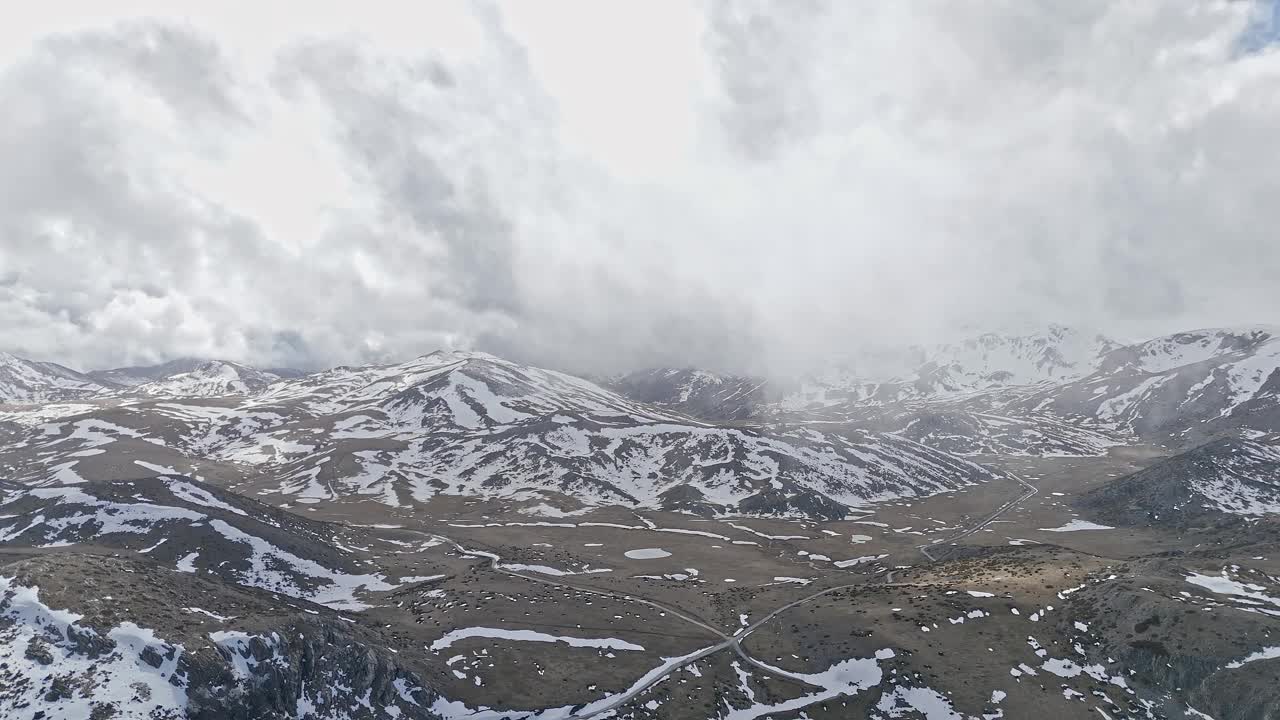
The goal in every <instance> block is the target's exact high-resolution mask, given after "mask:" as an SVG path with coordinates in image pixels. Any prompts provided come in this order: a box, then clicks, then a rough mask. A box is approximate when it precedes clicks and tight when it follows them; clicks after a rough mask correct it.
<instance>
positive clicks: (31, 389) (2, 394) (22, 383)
mask: <svg viewBox="0 0 1280 720" xmlns="http://www.w3.org/2000/svg"><path fill="white" fill-rule="evenodd" d="M111 389H112V386H111V385H108V384H104V383H101V382H98V381H97V380H95V379H93V378H91V377H89V376H88V375H85V374H83V373H78V372H76V371H75V370H72V369H70V368H65V367H63V366H61V365H58V364H57V363H51V362H37V361H35V360H27V359H24V358H20V357H18V356H16V355H10V354H9V353H6V352H0V403H43V402H56V401H61V400H71V399H75V398H84V397H91V396H94V395H99V394H102V393H105V392H108V391H110V390H111Z"/></svg>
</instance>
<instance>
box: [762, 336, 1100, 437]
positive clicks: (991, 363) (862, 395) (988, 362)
mask: <svg viewBox="0 0 1280 720" xmlns="http://www.w3.org/2000/svg"><path fill="white" fill-rule="evenodd" d="M1115 347H1116V343H1115V342H1113V341H1112V340H1109V339H1107V338H1105V337H1103V336H1101V335H1096V334H1089V333H1084V332H1080V331H1077V330H1073V329H1071V328H1067V327H1062V326H1057V325H1055V326H1051V327H1050V328H1049V329H1048V330H1046V331H1044V332H1039V333H1032V334H1026V335H1002V334H998V333H985V334H982V335H978V336H975V337H972V338H969V339H966V340H963V341H960V342H956V343H947V344H939V345H933V346H927V347H925V346H917V347H910V348H904V349H902V350H901V351H899V352H896V353H885V352H876V353H874V354H871V355H870V356H869V357H870V359H855V360H853V361H850V362H846V363H842V364H839V365H834V366H832V367H830V368H828V369H826V370H823V371H821V372H818V373H814V374H812V375H810V376H808V377H806V378H804V379H802V380H801V381H800V383H799V386H798V387H797V388H795V389H794V390H792V391H791V392H789V393H788V394H787V395H786V397H784V398H783V399H782V401H781V403H780V404H779V406H780V407H781V408H782V409H784V410H787V411H790V412H806V411H808V412H819V413H822V414H824V415H831V414H833V413H834V414H839V413H840V412H841V411H843V410H846V409H848V408H851V407H856V406H880V405H892V404H898V403H903V402H912V401H934V400H949V399H955V398H961V397H965V396H968V395H972V394H974V393H980V392H983V391H991V390H999V389H1003V388H1015V387H1035V386H1039V385H1045V384H1056V383H1061V382H1064V381H1069V380H1072V379H1075V378H1079V377H1084V376H1085V375H1088V374H1089V373H1091V372H1093V371H1094V370H1095V369H1096V368H1097V367H1098V365H1099V363H1100V362H1101V359H1102V357H1103V355H1105V354H1106V353H1107V352H1109V351H1110V350H1112V349H1114V348H1115Z"/></svg>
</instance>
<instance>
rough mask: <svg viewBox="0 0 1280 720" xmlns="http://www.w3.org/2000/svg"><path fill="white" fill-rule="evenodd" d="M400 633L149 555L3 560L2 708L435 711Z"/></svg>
mask: <svg viewBox="0 0 1280 720" xmlns="http://www.w3.org/2000/svg"><path fill="white" fill-rule="evenodd" d="M390 645H391V643H390V642H389V639H388V638H386V637H385V636H383V635H381V634H380V633H378V632H377V631H376V630H371V629H368V628H366V627H364V626H361V625H357V624H355V623H353V622H352V621H351V620H350V618H345V617H343V616H340V615H338V614H337V613H335V612H332V611H329V610H328V609H326V608H323V607H319V606H313V607H307V606H302V607H298V606H295V605H293V604H291V603H284V602H280V601H279V599H278V598H276V597H275V596H273V595H271V594H270V593H267V592H264V591H256V590H254V589H251V588H241V587H236V586H232V585H228V584H227V583H224V582H220V581H219V580H218V579H217V578H214V577H212V576H208V575H202V576H198V575H190V574H186V573H179V572H173V571H171V570H169V569H166V568H164V567H162V566H160V565H156V564H154V563H149V562H146V561H145V560H144V559H143V558H112V557H102V556H94V555H79V554H73V553H70V552H65V551H64V552H52V553H49V554H46V555H42V556H40V557H35V558H28V559H23V560H21V561H18V562H12V563H10V564H0V714H3V715H4V716H5V717H24V718H42V717H43V718H92V719H94V720H97V719H98V718H151V719H152V720H179V719H180V718H192V719H193V720H201V719H207V720H214V719H215V718H228V719H243V720H249V719H250V718H285V717H306V718H312V719H313V720H357V719H358V720H373V719H374V718H389V717H399V718H406V719H414V720H434V719H437V718H439V715H437V714H436V713H434V712H433V711H431V710H430V709H429V708H430V707H431V706H432V705H433V704H435V703H436V702H437V701H438V700H439V695H438V694H437V693H436V692H435V691H434V690H432V689H431V688H430V687H429V686H428V685H426V684H425V683H424V682H423V681H422V680H421V678H420V676H419V675H418V674H417V673H415V672H413V671H412V670H410V669H409V668H407V667H405V664H404V663H403V661H402V660H401V659H400V656H399V655H398V654H397V651H395V650H394V649H388V648H389V647H390ZM12 713H16V714H12Z"/></svg>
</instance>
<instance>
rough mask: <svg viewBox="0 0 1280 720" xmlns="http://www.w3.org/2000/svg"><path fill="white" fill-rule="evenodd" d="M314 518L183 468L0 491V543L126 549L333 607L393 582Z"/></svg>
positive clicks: (182, 568)
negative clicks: (182, 472) (339, 544)
mask: <svg viewBox="0 0 1280 720" xmlns="http://www.w3.org/2000/svg"><path fill="white" fill-rule="evenodd" d="M333 535H334V531H333V529H332V528H329V527H327V526H324V525H323V524H320V523H315V522H311V521H308V520H306V519H304V518H300V517H297V516H295V515H291V514H289V513H286V512H283V511H281V510H277V509H275V508H270V507H267V506H265V505H263V504H261V503H258V502H255V501H253V500H250V499H248V498H244V497H241V496H238V495H235V494H233V493H227V492H225V491H223V490H219V489H217V488H214V487H212V486H209V485H206V484H204V483H200V482H198V481H195V480H192V479H191V478H186V477H180V476H160V477H153V478H147V479H141V480H127V481H114V482H90V483H84V484H80V485H74V486H69V485H61V486H51V487H41V488H28V489H22V490H18V491H15V492H10V493H7V494H5V495H4V496H3V498H0V546H23V547H35V548H50V547H66V546H72V545H93V546H100V547H101V546H105V547H112V548H119V549H121V550H131V551H133V552H136V553H139V554H141V555H145V556H147V557H148V558H149V559H150V560H152V561H154V562H158V563H161V564H164V565H167V566H170V567H175V568H176V569H178V570H179V571H181V572H191V573H200V574H213V575H216V576H218V577H220V578H222V579H224V580H226V581H228V582H234V583H237V584H241V585H247V586H251V587H258V588H262V589H265V590H270V591H272V592H278V593H281V594H284V595H288V596H291V597H298V598H304V599H308V600H312V601H314V602H317V603H321V604H326V605H330V606H332V607H339V608H359V607H361V606H362V603H361V602H360V601H359V600H358V599H357V593H358V592H363V591H370V590H373V591H377V590H390V589H392V588H393V587H394V586H393V585H389V584H388V583H386V582H385V581H384V579H383V578H382V576H380V575H377V574H374V573H370V572H368V571H367V569H366V568H365V567H364V564H363V561H360V560H357V559H356V558H354V557H353V556H352V555H351V554H350V553H346V552H343V551H340V550H338V549H336V548H335V547H334V546H333V544H332V539H333Z"/></svg>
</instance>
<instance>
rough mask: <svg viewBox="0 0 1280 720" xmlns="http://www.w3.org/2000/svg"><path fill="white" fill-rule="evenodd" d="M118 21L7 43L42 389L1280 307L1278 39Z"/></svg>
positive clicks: (1090, 16) (509, 23) (236, 11)
mask: <svg viewBox="0 0 1280 720" xmlns="http://www.w3.org/2000/svg"><path fill="white" fill-rule="evenodd" d="M99 7H100V6H99V5H98V4H90V3H76V2H58V1H54V2H50V3H42V4H41V5H40V6H39V7H38V8H33V9H31V11H30V13H29V14H28V15H27V16H26V17H23V18H17V19H15V21H14V22H13V23H6V26H5V28H4V29H3V30H0V102H3V104H4V106H5V107H6V108H16V110H15V111H13V112H11V113H9V114H8V115H9V116H8V117H7V118H6V120H5V122H4V123H3V124H0V156H3V157H5V158H6V162H5V164H4V166H3V167H0V317H3V318H4V320H3V326H2V327H3V330H4V333H5V338H6V342H5V344H6V346H7V347H6V349H11V350H14V351H18V352H24V353H27V354H30V355H33V356H36V357H40V358H48V359H56V360H60V361H64V362H68V363H70V364H73V365H80V366H101V365H105V364H116V363H124V362H137V361H148V360H158V359H162V358H163V357H168V356H174V355H179V354H197V355H216V356H224V357H229V358H232V359H240V360H246V361H250V362H257V363H261V364H268V365H274V364H288V363H292V364H307V365H323V364H330V363H338V362H354V361H362V360H369V359H375V358H381V357H399V356H405V355H409V354H414V353H419V352H426V351H429V350H431V349H434V348H435V347H436V346H439V345H448V346H467V345H476V344H478V345H481V346H483V347H486V348H489V349H494V350H497V351H499V352H505V353H508V354H513V355H516V356H519V357H522V358H525V359H530V360H535V361H538V362H544V363H549V364H553V365H561V366H567V367H570V368H574V369H585V370H610V369H616V368H620V367H626V366H632V365H643V364H651V363H696V364H709V365H719V366H728V367H739V368H741V367H746V368H752V369H759V368H760V367H763V366H769V365H773V364H776V363H790V362H795V360H796V358H798V357H801V358H802V357H808V356H810V355H811V354H813V353H830V352H839V351H841V350H843V349H847V348H850V347H854V346H857V345H860V344H865V343H868V342H877V341H887V340H894V339H900V338H903V337H911V338H912V339H916V338H919V337H920V336H923V335H929V334H936V333H939V332H944V331H946V332H950V331H952V329H953V328H954V327H955V326H956V325H958V324H965V323H967V324H973V325H986V326H999V325H1002V324H1005V323H1009V322H1015V321H1016V322H1027V321H1031V322H1050V321H1056V322H1069V323H1076V324H1082V325H1086V326H1090V327H1095V328H1098V329H1101V330H1104V331H1108V332H1113V333H1118V334H1122V335H1143V334H1154V333H1157V332H1164V331H1169V330H1173V329H1179V328H1182V327H1188V326H1200V325H1212V324H1226V323H1244V322H1262V321H1275V317H1274V313H1275V312H1276V309H1277V308H1278V307H1280V290H1278V289H1277V287H1278V286H1280V284H1277V283H1276V282H1275V281H1274V278H1275V277H1277V275H1278V274H1280V244H1278V243H1275V242H1274V240H1273V239H1272V236H1273V233H1274V230H1273V229H1274V228H1275V227H1276V226H1277V224H1278V222H1280V209H1277V205H1276V203H1275V202H1274V200H1273V199H1274V198H1275V197H1277V191H1278V190H1280V171H1277V170H1276V168H1275V167H1274V163H1270V162H1268V161H1267V159H1266V158H1267V156H1266V150H1267V148H1269V146H1270V144H1271V143H1272V142H1273V135H1274V128H1275V127H1278V126H1280V50H1277V48H1276V46H1274V45H1269V44H1267V37H1269V36H1268V35H1267V33H1265V32H1262V31H1260V30H1259V28H1260V27H1263V25H1261V24H1260V23H1261V21H1262V20H1263V19H1265V18H1267V17H1269V16H1270V14H1271V13H1273V8H1272V6H1271V5H1270V4H1251V3H1234V2H1233V3H1225V2H1208V1H1207V0H1206V1H1205V2H1186V3H1139V4H1131V3H1113V2H1104V1H1102V0H1082V1H1081V2H1075V3H1070V4H1062V3H1055V2H1019V3H977V4H970V3H926V4H920V3H878V4H872V5H868V4H860V3H839V2H824V1H822V0H809V1H807V2H801V3H788V4H778V3H769V2H760V1H754V2H747V1H745V0H744V1H743V2H711V1H708V2H704V3H697V4H692V3H682V2H657V3H646V4H643V5H635V6H628V7H619V6H616V5H604V4H598V3H590V2H572V1H570V0H558V2H556V3H554V4H551V5H546V4H541V3H540V4H537V5H536V6H531V5H526V4H517V3H498V4H496V5H487V4H475V3H432V4H430V5H428V6H422V5H412V6H411V5H402V4H398V3H390V2H368V3H360V4H358V5H351V4H349V3H336V2H333V3H321V4H318V5H316V6H315V7H314V8H313V10H311V11H309V12H307V13H306V14H305V15H302V16H299V15H298V14H296V13H284V12H274V11H272V10H271V9H270V8H266V9H264V8H262V7H261V6H260V5H259V4H253V5H250V4H248V3H242V2H230V3H209V4H206V5H204V6H196V5H191V6H189V7H187V8H184V10H183V11H182V13H181V14H180V15H176V14H175V13H174V12H173V11H172V10H171V9H170V8H171V4H168V3H146V2H135V3H133V4H131V5H130V6H129V7H128V8H126V9H124V10H115V11H114V12H115V13H116V14H114V15H111V16H104V15H102V14H101V12H100V11H99V10H98V8H99ZM276 10H279V8H276ZM1260 38H1261V39H1260Z"/></svg>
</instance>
